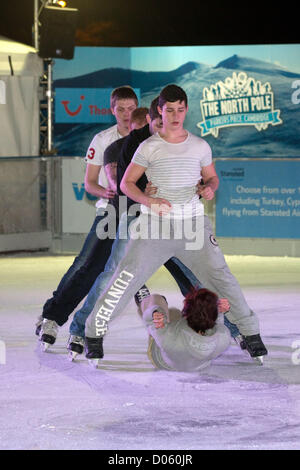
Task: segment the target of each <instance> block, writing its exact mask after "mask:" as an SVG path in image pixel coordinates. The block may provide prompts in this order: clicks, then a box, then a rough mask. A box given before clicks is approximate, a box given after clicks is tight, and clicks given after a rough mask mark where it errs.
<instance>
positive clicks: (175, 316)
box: [136, 288, 230, 372]
mask: <svg viewBox="0 0 300 470" xmlns="http://www.w3.org/2000/svg"><path fill="white" fill-rule="evenodd" d="M136 303H137V304H138V306H139V311H140V314H141V316H142V318H143V321H144V323H145V326H146V328H147V331H148V333H149V346H148V357H149V359H150V361H151V362H152V364H153V365H154V366H155V367H157V368H158V369H167V370H178V371H189V372H192V371H198V370H201V369H203V368H205V367H207V366H209V365H210V363H211V361H212V360H213V359H215V358H216V357H218V356H220V354H222V353H223V352H224V351H225V350H226V349H227V348H228V347H229V345H230V332H229V330H228V328H226V327H225V325H224V316H223V314H224V313H225V312H228V310H229V309H230V305H229V302H228V300H227V299H218V297H217V295H216V294H215V293H214V292H212V291H210V290H208V289H204V288H201V289H197V288H193V289H191V291H190V292H189V293H188V294H187V296H186V297H185V299H184V307H183V309H182V311H181V312H180V311H179V310H178V309H170V310H169V308H168V303H167V300H166V298H165V297H164V296H162V295H159V294H153V295H150V292H149V296H148V297H144V298H143V299H142V300H141V302H139V301H138V299H137V296H136Z"/></svg>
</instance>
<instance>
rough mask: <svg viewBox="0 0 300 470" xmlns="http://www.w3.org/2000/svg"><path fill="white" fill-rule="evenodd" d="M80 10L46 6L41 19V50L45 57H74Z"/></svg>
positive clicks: (40, 52)
mask: <svg viewBox="0 0 300 470" xmlns="http://www.w3.org/2000/svg"><path fill="white" fill-rule="evenodd" d="M77 17H78V10H77V9H76V8H60V7H59V8H57V7H53V6H47V7H44V9H43V10H42V12H41V14H40V17H39V20H40V23H41V26H40V28H39V32H40V39H39V52H38V55H39V56H40V57H42V58H43V59H47V58H58V59H73V57H74V45H75V31H76V25H77Z"/></svg>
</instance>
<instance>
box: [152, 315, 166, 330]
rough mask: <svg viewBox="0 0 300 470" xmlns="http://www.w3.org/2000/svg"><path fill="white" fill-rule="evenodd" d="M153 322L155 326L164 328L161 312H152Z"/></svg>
mask: <svg viewBox="0 0 300 470" xmlns="http://www.w3.org/2000/svg"><path fill="white" fill-rule="evenodd" d="M153 323H154V326H155V328H164V326H165V322H164V315H163V313H160V312H154V313H153Z"/></svg>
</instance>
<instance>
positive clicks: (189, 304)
mask: <svg viewBox="0 0 300 470" xmlns="http://www.w3.org/2000/svg"><path fill="white" fill-rule="evenodd" d="M183 305H184V307H183V310H182V314H183V316H184V317H185V318H186V321H187V323H188V325H189V327H190V328H192V329H193V330H194V331H196V332H197V333H199V331H200V332H201V333H204V332H205V331H206V330H208V329H209V328H213V327H214V326H215V323H216V319H217V317H218V296H217V295H216V294H215V293H214V292H212V291H210V290H208V289H197V288H193V289H191V291H190V292H189V293H188V294H187V296H186V297H185V299H184V304H183Z"/></svg>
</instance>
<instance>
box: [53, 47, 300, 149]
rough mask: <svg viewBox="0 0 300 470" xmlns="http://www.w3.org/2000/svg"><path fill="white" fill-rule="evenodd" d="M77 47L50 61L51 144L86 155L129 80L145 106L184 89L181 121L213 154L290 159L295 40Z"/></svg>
mask: <svg viewBox="0 0 300 470" xmlns="http://www.w3.org/2000/svg"><path fill="white" fill-rule="evenodd" d="M123 56H124V57H125V58H126V60H125V59H122V48H101V47H99V48H90V47H81V48H80V47H79V48H76V50H75V57H74V59H73V60H72V61H67V60H62V59H58V60H56V61H55V66H54V79H55V80H54V87H55V94H56V97H55V126H54V143H55V147H56V148H57V149H58V152H59V154H61V155H77V156H78V155H85V152H86V150H87V148H88V145H89V143H90V141H91V140H92V138H93V136H94V135H95V134H96V133H98V132H100V131H101V130H103V129H105V128H107V127H109V126H111V125H112V124H113V123H114V122H115V121H114V118H113V116H112V115H111V114H110V110H109V94H110V91H111V90H112V89H113V88H115V87H117V86H122V85H131V86H132V87H133V88H134V89H135V90H136V91H137V94H138V97H139V101H140V106H148V107H149V106H150V103H151V101H152V100H153V99H154V98H155V97H156V96H157V95H158V94H159V92H160V90H161V89H162V88H163V87H164V86H166V85H167V84H169V83H175V84H177V85H179V86H181V87H182V88H183V89H184V90H185V91H186V93H187V96H188V101H189V111H188V114H187V117H186V120H185V127H186V129H187V130H189V131H190V132H192V133H193V134H195V135H198V136H199V137H203V138H204V139H205V140H207V142H208V143H209V144H210V146H211V147H212V150H213V155H214V157H216V158H217V157H222V158H223V157H225V158H226V157H227V158H231V157H236V158H241V157H246V158H266V157H267V158H270V157H272V158H278V157H281V158H285V157H289V158H295V157H298V156H299V148H300V133H299V128H300V44H290V45H289V44H285V45H252V46H241V45H240V46H234V45H233V46H181V47H140V48H137V47H136V48H134V47H133V48H125V50H123Z"/></svg>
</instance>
